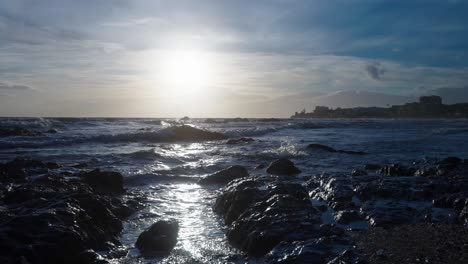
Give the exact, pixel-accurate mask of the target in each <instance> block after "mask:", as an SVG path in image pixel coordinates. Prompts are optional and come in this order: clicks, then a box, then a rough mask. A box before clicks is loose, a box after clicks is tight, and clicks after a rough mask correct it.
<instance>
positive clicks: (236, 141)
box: [226, 137, 255, 145]
mask: <svg viewBox="0 0 468 264" xmlns="http://www.w3.org/2000/svg"><path fill="white" fill-rule="evenodd" d="M253 141H255V140H254V139H253V138H245V137H242V138H237V139H229V140H228V141H227V142H226V144H228V145H234V144H242V143H250V142H253Z"/></svg>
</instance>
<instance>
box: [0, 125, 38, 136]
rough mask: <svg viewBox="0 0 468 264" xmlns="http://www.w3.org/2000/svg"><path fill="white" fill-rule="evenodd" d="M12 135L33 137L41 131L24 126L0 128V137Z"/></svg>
mask: <svg viewBox="0 0 468 264" xmlns="http://www.w3.org/2000/svg"><path fill="white" fill-rule="evenodd" d="M13 136H21V137H35V136H42V133H41V132H39V131H34V130H29V129H26V128H20V127H16V128H0V137H13Z"/></svg>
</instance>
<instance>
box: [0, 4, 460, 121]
mask: <svg viewBox="0 0 468 264" xmlns="http://www.w3.org/2000/svg"><path fill="white" fill-rule="evenodd" d="M466 14H468V1H454V0H453V1H442V0H440V1H430V0H428V1H397V0H393V1H390V0H389V1H379V0H375V1H371V0H361V1H354V0H346V1H345V0H341V1H338V0H336V1H307V0H304V1H283V0H273V1H149V0H148V1H139V0H128V1H123V0H122V1H121V0H117V1H66V0H61V1H53V0H49V1H33V0H31V1H22V0H12V1H10V0H4V1H2V2H0V116H155V117H164V116H171V117H176V116H184V115H189V116H200V117H214V116H226V117H229V116H230V117H235V116H247V117H260V116H289V115H290V114H291V113H292V112H293V111H295V110H299V109H302V108H303V107H306V108H308V109H310V108H312V107H314V106H315V105H317V104H320V102H321V100H323V101H324V102H327V103H329V104H331V105H333V103H330V100H329V96H334V95H336V94H337V93H341V94H346V93H347V92H352V91H363V92H371V93H382V94H389V96H392V102H393V101H394V99H395V96H397V97H401V98H402V99H405V100H407V99H408V98H413V97H415V96H418V95H421V94H427V93H438V91H444V93H447V91H450V92H451V93H452V95H451V97H450V98H456V96H453V93H455V94H456V93H458V91H462V90H463V92H459V93H460V94H461V95H466V94H467V93H466V92H465V90H466V89H468V88H467V87H468V54H467V51H468V29H467V26H466V25H468V16H467V15H466ZM180 54H182V55H180ZM168 68H171V71H172V72H168V70H167V69H168ZM198 76H202V77H200V78H198ZM191 82H193V84H194V85H191V86H189V85H188V84H189V83H191ZM193 87H196V88H193ZM455 88H460V89H461V90H457V89H455ZM441 89H442V90H441ZM365 95H366V93H362V96H365ZM327 96H328V97H327ZM324 98H328V99H327V100H325V99H324ZM461 99H468V98H461ZM461 99H460V100H461ZM369 104H370V105H371V104H372V102H370V103H369Z"/></svg>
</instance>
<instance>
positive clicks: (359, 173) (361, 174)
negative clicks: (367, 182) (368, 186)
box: [351, 169, 367, 176]
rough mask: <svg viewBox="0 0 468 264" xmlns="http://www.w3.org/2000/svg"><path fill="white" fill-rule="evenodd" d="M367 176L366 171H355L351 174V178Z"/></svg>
mask: <svg viewBox="0 0 468 264" xmlns="http://www.w3.org/2000/svg"><path fill="white" fill-rule="evenodd" d="M365 175H367V172H366V171H363V170H359V169H355V170H353V171H352V172H351V176H365Z"/></svg>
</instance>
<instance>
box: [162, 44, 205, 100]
mask: <svg viewBox="0 0 468 264" xmlns="http://www.w3.org/2000/svg"><path fill="white" fill-rule="evenodd" d="M161 63H162V65H161V66H162V67H161V68H160V69H161V81H162V82H163V84H164V85H165V86H166V87H168V88H169V89H171V90H172V92H178V93H186V92H190V91H192V92H193V91H197V92H200V91H201V90H203V89H205V88H206V87H208V86H209V85H210V84H211V83H212V82H213V79H214V74H213V70H214V69H213V67H214V65H213V59H212V56H211V55H210V54H209V53H207V52H203V51H195V50H170V51H167V52H165V54H164V55H163V56H162V61H161Z"/></svg>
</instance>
